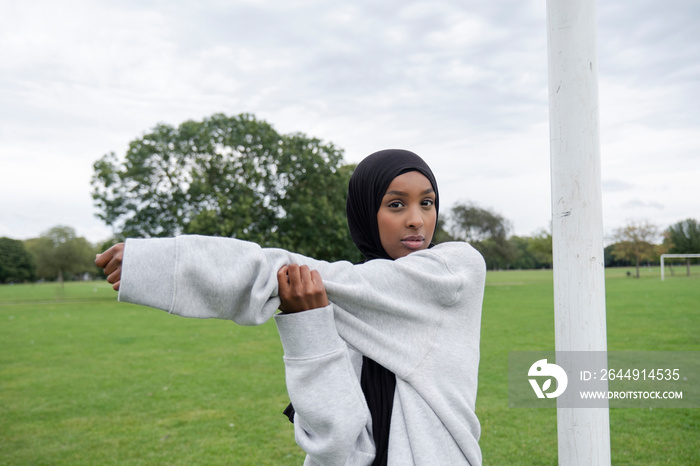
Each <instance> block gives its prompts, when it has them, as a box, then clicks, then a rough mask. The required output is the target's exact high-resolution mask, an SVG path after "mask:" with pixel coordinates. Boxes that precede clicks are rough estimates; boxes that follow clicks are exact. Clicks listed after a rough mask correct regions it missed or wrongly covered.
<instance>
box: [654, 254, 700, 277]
mask: <svg viewBox="0 0 700 466" xmlns="http://www.w3.org/2000/svg"><path fill="white" fill-rule="evenodd" d="M697 257H700V254H661V280H662V281H663V279H664V259H682V258H685V259H691V258H697ZM669 265H670V264H669Z"/></svg>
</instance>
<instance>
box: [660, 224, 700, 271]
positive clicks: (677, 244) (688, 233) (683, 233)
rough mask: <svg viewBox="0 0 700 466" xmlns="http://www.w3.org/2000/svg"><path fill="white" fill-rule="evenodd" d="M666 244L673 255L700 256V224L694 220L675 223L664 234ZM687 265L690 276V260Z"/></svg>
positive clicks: (687, 259)
mask: <svg viewBox="0 0 700 466" xmlns="http://www.w3.org/2000/svg"><path fill="white" fill-rule="evenodd" d="M664 244H665V245H666V246H667V247H668V252H669V253H672V254H699V253H700V224H698V221H697V220H695V219H692V218H688V219H686V220H683V221H681V222H678V223H674V224H673V225H671V226H670V227H668V228H667V229H666V231H665V232H664ZM685 263H686V267H687V271H688V276H690V259H689V258H686V262H685Z"/></svg>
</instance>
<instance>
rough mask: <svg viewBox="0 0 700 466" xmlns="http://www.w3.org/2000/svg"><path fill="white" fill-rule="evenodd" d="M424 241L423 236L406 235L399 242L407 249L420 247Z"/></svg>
mask: <svg viewBox="0 0 700 466" xmlns="http://www.w3.org/2000/svg"><path fill="white" fill-rule="evenodd" d="M423 243H425V238H424V237H423V236H407V237H405V238H403V239H402V240H401V244H403V245H404V246H406V247H407V248H409V249H420V248H421V247H422V246H423Z"/></svg>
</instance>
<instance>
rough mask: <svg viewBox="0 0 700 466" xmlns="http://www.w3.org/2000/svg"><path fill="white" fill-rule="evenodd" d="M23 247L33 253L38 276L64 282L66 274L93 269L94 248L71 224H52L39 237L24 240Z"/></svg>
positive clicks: (75, 273)
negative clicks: (54, 225) (68, 225)
mask: <svg viewBox="0 0 700 466" xmlns="http://www.w3.org/2000/svg"><path fill="white" fill-rule="evenodd" d="M26 246H27V249H28V250H29V252H31V253H32V255H33V256H34V260H35V261H36V266H37V275H38V276H39V277H40V278H45V279H48V280H54V279H56V280H58V281H59V282H60V283H61V285H63V280H64V278H66V276H67V275H69V274H70V275H77V274H82V273H86V272H94V271H95V264H94V261H95V248H94V247H93V245H92V244H90V243H89V242H88V240H86V239H85V238H83V237H80V236H77V235H76V233H75V230H74V229H73V228H71V227H67V226H56V227H53V228H51V229H50V230H48V231H47V232H45V233H43V234H42V235H41V236H40V237H38V238H33V239H29V240H27V241H26Z"/></svg>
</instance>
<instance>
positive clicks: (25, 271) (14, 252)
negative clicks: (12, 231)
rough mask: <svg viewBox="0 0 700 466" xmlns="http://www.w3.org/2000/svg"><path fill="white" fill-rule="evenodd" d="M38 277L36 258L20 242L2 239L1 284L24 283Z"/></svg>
mask: <svg viewBox="0 0 700 466" xmlns="http://www.w3.org/2000/svg"><path fill="white" fill-rule="evenodd" d="M35 277H36V265H35V264H34V258H33V257H32V255H31V254H30V253H29V251H27V249H26V248H25V247H24V243H23V242H22V241H20V240H16V239H10V238H5V237H2V238H0V283H8V282H24V281H27V280H33V279H34V278H35Z"/></svg>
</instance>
